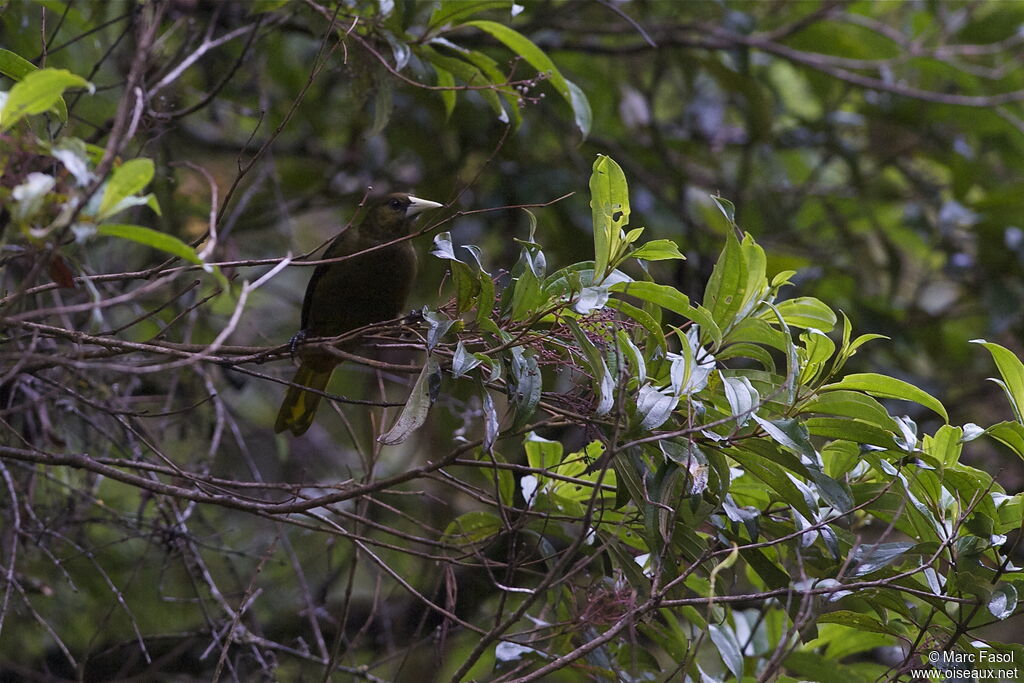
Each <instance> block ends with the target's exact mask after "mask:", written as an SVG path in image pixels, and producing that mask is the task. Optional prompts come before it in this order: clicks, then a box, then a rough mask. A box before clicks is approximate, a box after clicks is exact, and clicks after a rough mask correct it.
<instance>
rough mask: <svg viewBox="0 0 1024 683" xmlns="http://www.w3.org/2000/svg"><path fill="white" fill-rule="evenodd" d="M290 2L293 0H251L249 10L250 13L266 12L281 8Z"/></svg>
mask: <svg viewBox="0 0 1024 683" xmlns="http://www.w3.org/2000/svg"><path fill="white" fill-rule="evenodd" d="M289 2H291V0H249V4H248V10H249V13H250V14H266V13H267V12H274V11H276V10H279V9H281V8H282V7H284V6H285V5H287V4H288V3H289Z"/></svg>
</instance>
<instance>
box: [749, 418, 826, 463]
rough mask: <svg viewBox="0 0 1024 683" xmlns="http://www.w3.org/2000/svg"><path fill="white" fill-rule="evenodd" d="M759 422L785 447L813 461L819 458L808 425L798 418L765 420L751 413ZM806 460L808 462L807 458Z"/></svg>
mask: <svg viewBox="0 0 1024 683" xmlns="http://www.w3.org/2000/svg"><path fill="white" fill-rule="evenodd" d="M751 417H753V418H754V421H755V422H757V424H759V425H761V428H762V429H764V430H765V432H767V433H768V436H770V437H771V438H772V439H773V440H775V441H776V442H778V443H779V444H780V445H781V446H783V447H784V448H788V449H789V450H791V451H793V452H794V453H796V454H797V455H801V456H803V457H804V458H807V459H808V460H810V461H811V462H814V461H815V460H817V453H816V452H815V450H814V446H813V445H811V440H810V434H808V433H807V428H806V426H805V425H804V424H803V423H802V422H800V421H798V420H792V419H787V420H765V419H764V418H762V417H759V416H758V415H756V414H754V415H751ZM804 462H807V461H806V460H805V461H804Z"/></svg>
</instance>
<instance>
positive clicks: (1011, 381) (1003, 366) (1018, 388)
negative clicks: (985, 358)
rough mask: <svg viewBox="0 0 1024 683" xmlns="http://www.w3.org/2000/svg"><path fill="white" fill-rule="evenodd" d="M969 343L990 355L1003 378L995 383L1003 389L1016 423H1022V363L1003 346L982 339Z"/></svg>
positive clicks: (1023, 367)
mask: <svg viewBox="0 0 1024 683" xmlns="http://www.w3.org/2000/svg"><path fill="white" fill-rule="evenodd" d="M971 343H973V344H981V345H982V346H984V347H985V348H986V349H988V350H989V353H991V354H992V360H994V361H995V363H996V367H997V368H999V374H1000V375H1001V376H1002V378H1003V381H1002V383H999V382H996V383H997V384H1000V385H1001V386H1002V387H1003V391H1004V392H1005V393H1006V398H1007V400H1008V401H1009V402H1010V407H1011V408H1012V409H1013V414H1014V417H1015V418H1016V419H1017V421H1018V422H1024V363H1021V362H1020V359H1019V358H1017V356H1016V355H1015V354H1014V353H1013V351H1010V350H1009V349H1008V348H1006V347H1005V346H1000V345H999V344H994V343H992V342H987V341H985V340H984V339H972V340H971ZM993 381H995V380H993Z"/></svg>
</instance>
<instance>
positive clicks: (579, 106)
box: [463, 20, 592, 138]
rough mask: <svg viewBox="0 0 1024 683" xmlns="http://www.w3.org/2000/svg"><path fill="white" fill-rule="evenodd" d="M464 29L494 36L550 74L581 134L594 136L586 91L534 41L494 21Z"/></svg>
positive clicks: (531, 63)
mask: <svg viewBox="0 0 1024 683" xmlns="http://www.w3.org/2000/svg"><path fill="white" fill-rule="evenodd" d="M463 26H473V27H476V28H478V29H480V30H482V31H486V32H487V33H490V34H491V35H492V36H494V37H495V38H497V39H498V40H500V41H501V42H502V43H504V44H505V46H506V47H508V48H509V49H510V50H512V51H513V52H515V53H516V54H518V55H519V56H520V57H522V58H523V59H525V60H526V61H527V63H529V64H530V65H531V66H532V67H533V68H535V69H537V71H539V72H540V73H543V74H548V78H549V79H550V80H551V84H552V85H553V86H554V87H555V90H557V91H558V94H559V95H561V96H562V98H563V99H564V100H565V101H566V102H567V103H568V104H569V106H570V107H572V111H573V116H574V118H575V120H576V127H577V128H578V129H579V131H580V133H582V134H583V137H584V138H586V137H587V136H588V135H589V134H590V126H591V117H592V114H591V112H590V103H589V102H587V98H586V96H585V95H584V94H583V91H582V90H580V89H579V88H578V87H576V86H575V84H573V83H571V82H570V81H568V80H566V78H565V77H564V76H563V75H562V74H561V72H560V71H559V70H558V67H556V66H555V63H554V62H552V61H551V58H550V57H548V56H547V54H545V52H544V51H543V50H541V49H540V48H539V47H537V46H536V45H535V44H534V43H533V41H531V40H530V39H529V38H527V37H526V36H524V35H523V34H521V33H519V32H518V31H516V30H515V29H512V28H509V27H508V26H505V25H504V24H499V23H497V22H494V21H484V20H476V21H467V22H466V23H465V24H463Z"/></svg>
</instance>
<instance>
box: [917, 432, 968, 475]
mask: <svg viewBox="0 0 1024 683" xmlns="http://www.w3.org/2000/svg"><path fill="white" fill-rule="evenodd" d="M963 435H964V430H962V429H960V428H959V427H954V426H953V425H942V426H941V427H939V429H938V431H937V432H935V436H925V437H924V450H925V452H926V453H928V454H929V455H930V456H932V457H933V458H935V459H936V460H938V461H939V462H940V463H942V465H943V466H944V467H949V466H951V465H955V464H956V463H958V462H959V461H960V452H961V451H962V450H963V447H964V445H963V443H962V442H961V441H960V439H961V438H963Z"/></svg>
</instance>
